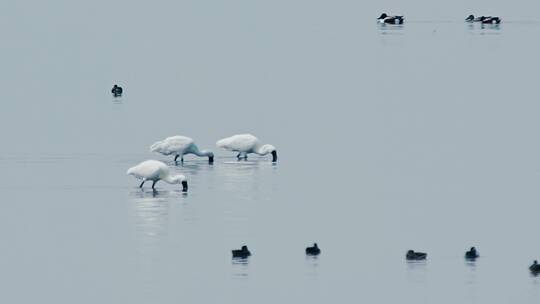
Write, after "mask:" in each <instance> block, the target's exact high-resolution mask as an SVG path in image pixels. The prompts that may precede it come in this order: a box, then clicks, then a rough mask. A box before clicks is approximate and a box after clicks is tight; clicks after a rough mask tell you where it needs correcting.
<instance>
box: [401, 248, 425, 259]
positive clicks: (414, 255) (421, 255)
mask: <svg viewBox="0 0 540 304" xmlns="http://www.w3.org/2000/svg"><path fill="white" fill-rule="evenodd" d="M405 257H406V258H407V260H409V261H418V260H425V259H426V258H427V253H425V252H414V250H409V251H407V255H406V256H405Z"/></svg>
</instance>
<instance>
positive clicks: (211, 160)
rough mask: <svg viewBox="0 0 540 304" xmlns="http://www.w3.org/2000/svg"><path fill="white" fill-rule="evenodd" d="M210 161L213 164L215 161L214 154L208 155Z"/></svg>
mask: <svg viewBox="0 0 540 304" xmlns="http://www.w3.org/2000/svg"><path fill="white" fill-rule="evenodd" d="M208 163H209V164H213V163H214V157H213V156H208Z"/></svg>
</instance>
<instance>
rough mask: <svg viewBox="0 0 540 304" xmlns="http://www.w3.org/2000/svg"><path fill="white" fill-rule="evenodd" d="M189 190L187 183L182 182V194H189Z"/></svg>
mask: <svg viewBox="0 0 540 304" xmlns="http://www.w3.org/2000/svg"><path fill="white" fill-rule="evenodd" d="M187 189H188V186H187V181H183V182H182V192H187Z"/></svg>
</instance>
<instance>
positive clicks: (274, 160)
mask: <svg viewBox="0 0 540 304" xmlns="http://www.w3.org/2000/svg"><path fill="white" fill-rule="evenodd" d="M272 162H273V163H275V162H277V151H276V150H274V151H272Z"/></svg>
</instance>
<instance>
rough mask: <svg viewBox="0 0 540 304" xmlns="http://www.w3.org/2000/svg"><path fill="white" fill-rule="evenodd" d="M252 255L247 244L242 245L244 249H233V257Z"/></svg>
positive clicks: (243, 257)
mask: <svg viewBox="0 0 540 304" xmlns="http://www.w3.org/2000/svg"><path fill="white" fill-rule="evenodd" d="M250 255H251V252H249V250H248V248H247V246H246V245H244V246H242V249H235V250H233V251H232V256H233V258H238V259H247V258H248V257H249V256H250Z"/></svg>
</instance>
